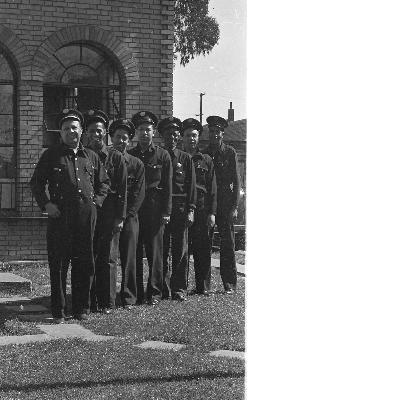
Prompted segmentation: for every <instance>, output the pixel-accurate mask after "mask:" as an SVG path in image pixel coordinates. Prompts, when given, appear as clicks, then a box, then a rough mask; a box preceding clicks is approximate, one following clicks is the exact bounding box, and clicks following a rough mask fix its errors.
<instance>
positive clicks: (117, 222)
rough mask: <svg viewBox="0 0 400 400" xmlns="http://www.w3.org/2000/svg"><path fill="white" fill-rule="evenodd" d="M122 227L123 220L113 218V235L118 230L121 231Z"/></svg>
mask: <svg viewBox="0 0 400 400" xmlns="http://www.w3.org/2000/svg"><path fill="white" fill-rule="evenodd" d="M123 227H124V220H123V219H122V218H115V220H114V225H113V234H114V235H115V234H116V233H118V232H121V231H122V228H123Z"/></svg>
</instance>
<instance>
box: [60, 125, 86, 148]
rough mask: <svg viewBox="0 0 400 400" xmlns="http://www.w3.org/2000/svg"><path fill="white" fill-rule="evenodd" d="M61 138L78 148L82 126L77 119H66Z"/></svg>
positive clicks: (62, 126)
mask: <svg viewBox="0 0 400 400" xmlns="http://www.w3.org/2000/svg"><path fill="white" fill-rule="evenodd" d="M60 134H61V139H62V141H63V142H64V143H65V144H67V145H68V146H70V147H72V148H74V149H75V148H77V147H78V145H79V141H80V140H81V136H82V128H81V124H80V122H79V121H77V120H76V119H70V118H68V119H66V120H65V121H63V123H62V125H61V131H60Z"/></svg>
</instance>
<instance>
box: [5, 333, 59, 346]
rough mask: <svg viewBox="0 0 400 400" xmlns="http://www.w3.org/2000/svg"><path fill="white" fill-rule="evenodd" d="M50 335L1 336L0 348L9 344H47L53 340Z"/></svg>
mask: <svg viewBox="0 0 400 400" xmlns="http://www.w3.org/2000/svg"><path fill="white" fill-rule="evenodd" d="M52 339H54V338H52V337H51V336H49V335H46V334H45V333H41V334H39V335H23V336H0V346H7V345H9V344H25V343H32V342H45V341H47V340H52Z"/></svg>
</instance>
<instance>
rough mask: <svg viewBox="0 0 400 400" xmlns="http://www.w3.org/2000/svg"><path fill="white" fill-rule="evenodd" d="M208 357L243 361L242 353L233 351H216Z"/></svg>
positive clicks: (243, 353) (243, 355) (243, 354)
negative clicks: (240, 359) (231, 358)
mask: <svg viewBox="0 0 400 400" xmlns="http://www.w3.org/2000/svg"><path fill="white" fill-rule="evenodd" d="M209 355H210V356H215V357H233V358H242V359H243V360H244V359H245V352H244V351H233V350H216V351H212V352H211V353H209Z"/></svg>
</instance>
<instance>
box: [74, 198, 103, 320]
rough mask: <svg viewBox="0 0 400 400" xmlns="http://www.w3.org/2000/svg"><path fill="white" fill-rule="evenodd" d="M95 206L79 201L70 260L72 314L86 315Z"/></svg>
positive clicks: (91, 271)
mask: <svg viewBox="0 0 400 400" xmlns="http://www.w3.org/2000/svg"><path fill="white" fill-rule="evenodd" d="M96 215H97V211H96V206H95V205H94V203H92V202H91V201H90V200H89V201H87V202H84V201H82V200H80V201H79V214H78V216H77V218H76V229H75V232H74V243H73V244H74V255H73V256H72V258H71V286H72V307H73V313H74V314H75V315H76V314H88V313H89V309H90V287H91V284H92V280H93V275H94V257H93V235H94V228H95V224H96Z"/></svg>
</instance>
